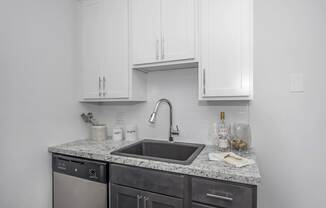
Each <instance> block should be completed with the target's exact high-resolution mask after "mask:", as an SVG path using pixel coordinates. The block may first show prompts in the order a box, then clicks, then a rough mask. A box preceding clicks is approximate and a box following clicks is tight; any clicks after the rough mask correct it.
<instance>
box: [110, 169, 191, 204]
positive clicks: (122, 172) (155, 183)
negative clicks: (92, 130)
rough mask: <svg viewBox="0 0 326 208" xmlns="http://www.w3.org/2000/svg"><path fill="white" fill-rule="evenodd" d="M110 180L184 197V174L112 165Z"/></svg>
mask: <svg viewBox="0 0 326 208" xmlns="http://www.w3.org/2000/svg"><path fill="white" fill-rule="evenodd" d="M110 171H111V177H110V181H111V183H114V184H119V185H122V186H128V187H132V188H136V189H141V190H146V191H150V192H154V193H159V194H164V195H169V196H175V197H179V198H182V197H183V194H184V180H185V178H184V176H183V175H178V174H173V173H168V172H163V171H156V170H149V169H144V168H138V167H130V166H125V165H118V164H112V165H111V169H110Z"/></svg>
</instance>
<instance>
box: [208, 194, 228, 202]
mask: <svg viewBox="0 0 326 208" xmlns="http://www.w3.org/2000/svg"><path fill="white" fill-rule="evenodd" d="M206 196H208V197H211V198H215V199H222V200H225V201H233V198H232V197H227V196H220V195H216V194H210V193H207V194H206Z"/></svg>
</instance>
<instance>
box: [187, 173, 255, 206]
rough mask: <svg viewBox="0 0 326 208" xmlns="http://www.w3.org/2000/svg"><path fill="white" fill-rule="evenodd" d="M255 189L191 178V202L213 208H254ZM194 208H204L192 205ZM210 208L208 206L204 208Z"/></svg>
mask: <svg viewBox="0 0 326 208" xmlns="http://www.w3.org/2000/svg"><path fill="white" fill-rule="evenodd" d="M256 192H257V190H256V188H255V187H254V186H253V187H251V186H246V185H243V186H242V185H238V184H234V183H229V182H222V181H213V180H207V179H202V178H195V177H194V178H192V201H194V202H199V203H204V204H209V205H212V206H213V207H226V208H256V202H255V201H256ZM193 207H195V208H200V207H205V206H201V205H197V204H195V205H193ZM206 208H210V206H206Z"/></svg>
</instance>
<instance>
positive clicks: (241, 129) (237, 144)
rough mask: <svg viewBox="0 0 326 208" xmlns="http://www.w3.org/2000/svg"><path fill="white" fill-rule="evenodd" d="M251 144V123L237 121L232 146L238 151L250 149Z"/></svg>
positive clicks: (233, 130)
mask: <svg viewBox="0 0 326 208" xmlns="http://www.w3.org/2000/svg"><path fill="white" fill-rule="evenodd" d="M250 146H251V131H250V125H249V124H244V123H235V124H233V127H232V139H231V147H232V149H234V150H237V151H245V150H248V149H249V148H250Z"/></svg>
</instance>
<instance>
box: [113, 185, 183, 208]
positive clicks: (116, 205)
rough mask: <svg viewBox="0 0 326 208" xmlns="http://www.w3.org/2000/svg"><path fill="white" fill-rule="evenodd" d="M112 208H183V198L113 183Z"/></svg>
mask: <svg viewBox="0 0 326 208" xmlns="http://www.w3.org/2000/svg"><path fill="white" fill-rule="evenodd" d="M111 203H112V204H111V205H112V206H111V208H182V207H183V202H182V200H181V199H178V198H174V197H169V196H165V195H161V194H155V193H151V192H147V191H141V190H138V189H134V188H129V187H125V186H119V185H115V184H112V185H111Z"/></svg>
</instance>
